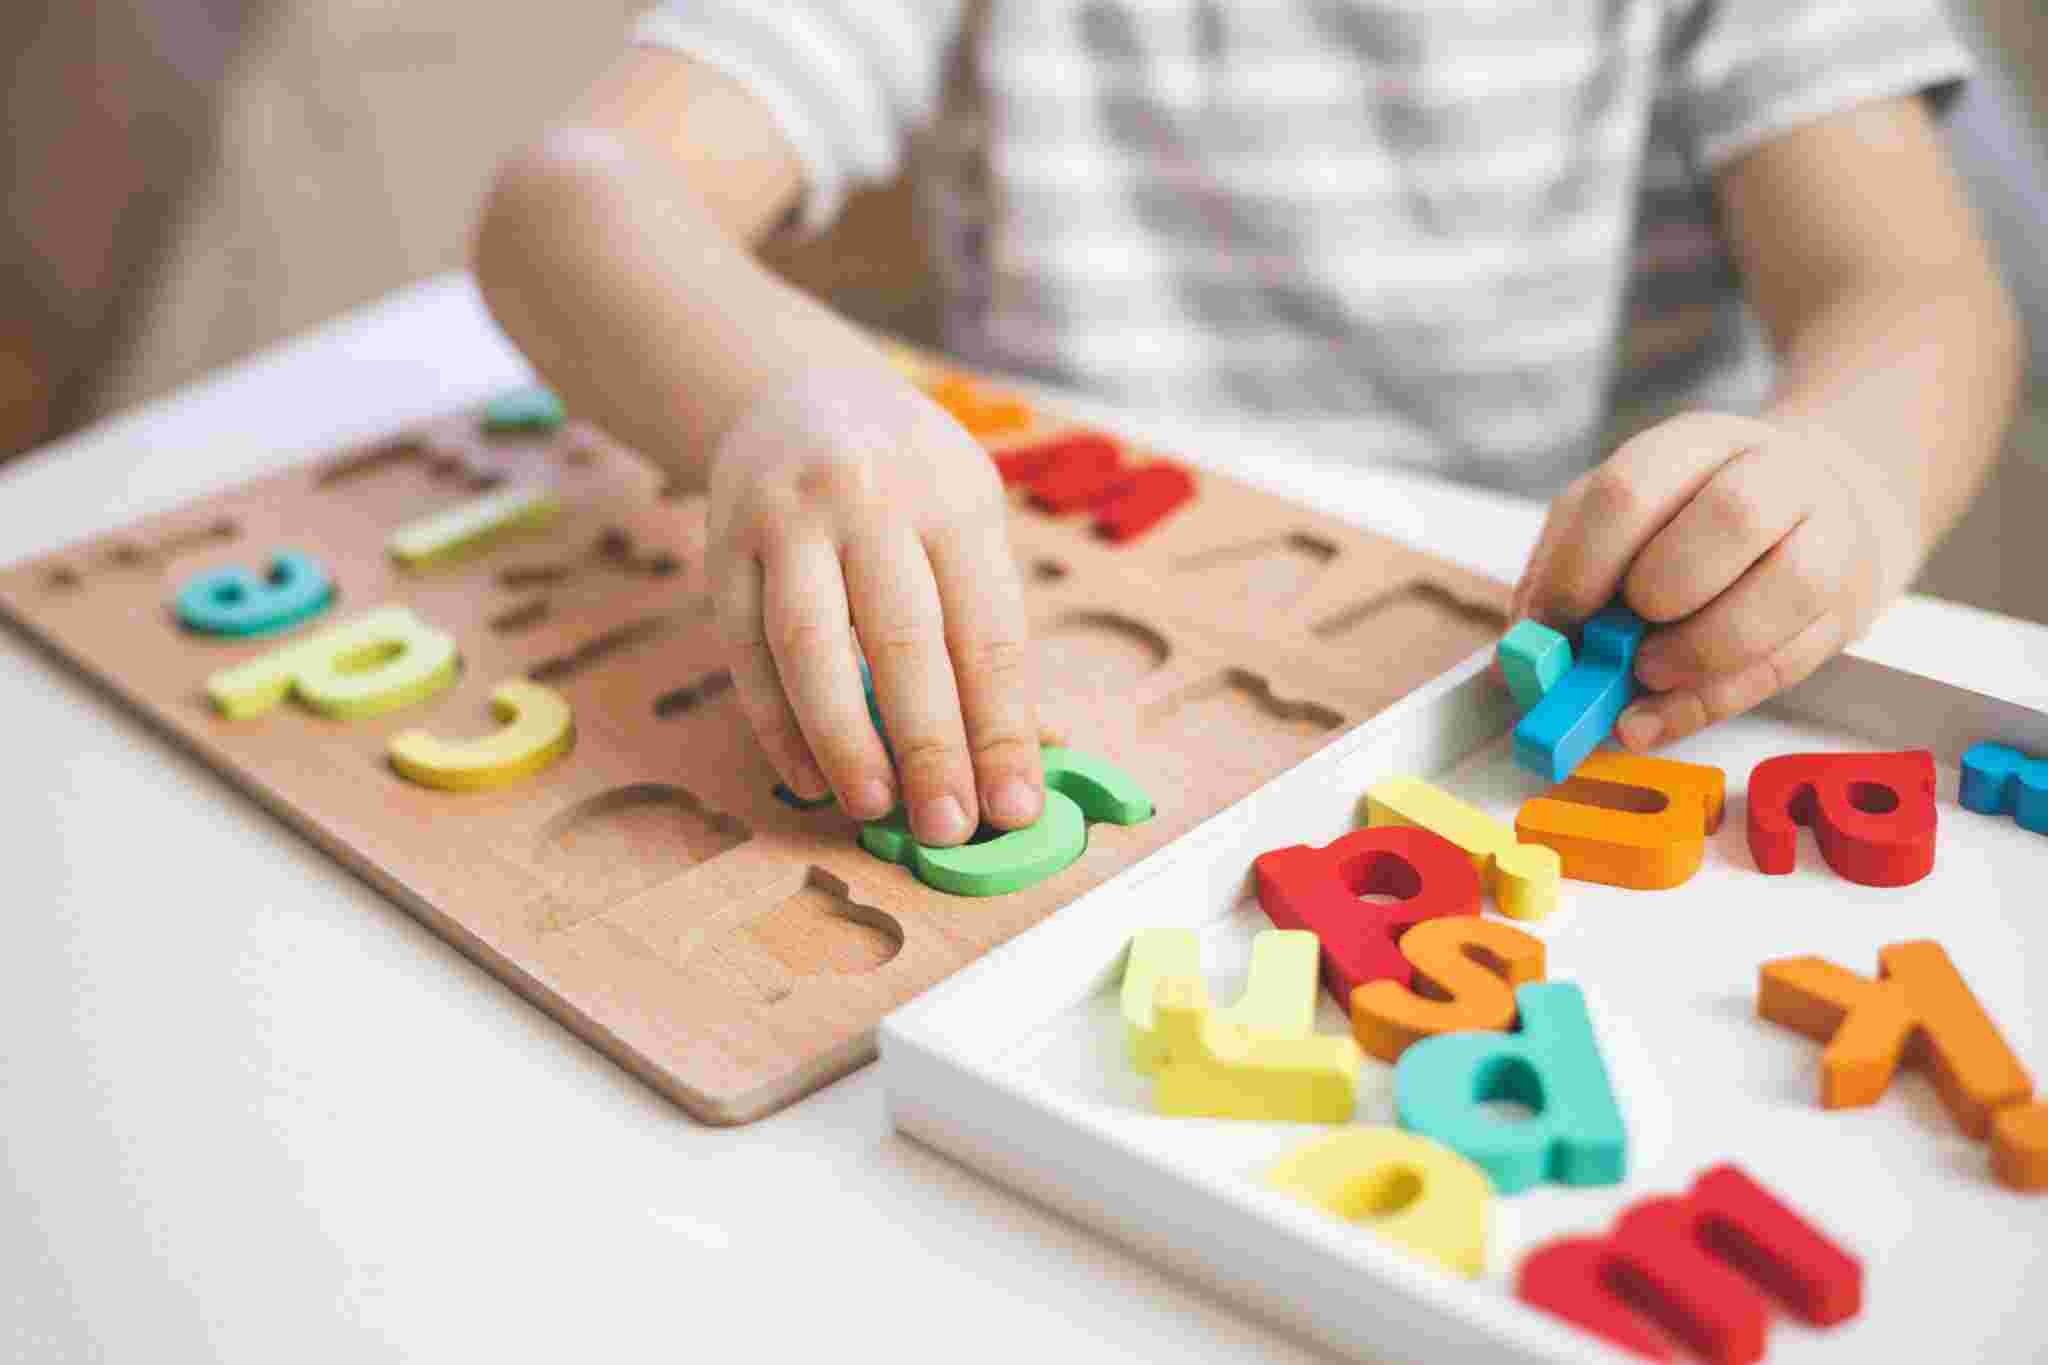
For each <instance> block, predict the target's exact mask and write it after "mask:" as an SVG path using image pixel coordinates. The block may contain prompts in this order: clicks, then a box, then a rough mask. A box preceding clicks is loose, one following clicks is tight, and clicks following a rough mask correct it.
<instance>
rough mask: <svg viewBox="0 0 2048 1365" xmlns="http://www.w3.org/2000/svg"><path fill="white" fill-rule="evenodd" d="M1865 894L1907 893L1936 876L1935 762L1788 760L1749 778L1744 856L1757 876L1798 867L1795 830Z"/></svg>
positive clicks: (1902, 757)
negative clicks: (1879, 889) (1887, 889)
mask: <svg viewBox="0 0 2048 1365" xmlns="http://www.w3.org/2000/svg"><path fill="white" fill-rule="evenodd" d="M1801 825H1808V826H1811V827H1812V829H1813V835H1814V841H1815V842H1816V843H1818V844H1819V845H1820V852H1821V856H1822V857H1823V858H1825V859H1826V860H1827V864H1828V866H1829V867H1831V868H1833V869H1834V870H1835V872H1836V873H1837V874H1839V875H1840V876H1842V877H1846V878H1847V879H1848V880H1850V881H1852V882H1860V883H1861V884H1863V885H1864V886H1908V885H1910V884H1912V883H1913V882H1917V881H1919V880H1920V879H1921V878H1922V877H1925V876H1926V875H1927V874H1928V873H1929V872H1932V871H1933V870H1934V827H1935V811H1934V755H1933V754H1932V753H1930V752H1928V751H1927V750H1925V749H1910V750H1906V751H1904V752H1902V753H1888V754H1785V755H1782V756H1781V757H1778V758H1772V759H1766V760H1765V761H1764V762H1762V763H1759V764H1757V765H1756V768H1755V770H1754V771H1752V772H1751V773H1750V775H1749V852H1750V856H1751V857H1753V858H1755V859H1756V866H1757V870H1758V871H1759V872H1766V873H1770V874H1772V875H1774V876H1782V875H1784V874H1785V873H1788V872H1790V871H1791V870H1792V867H1793V864H1794V863H1795V862H1796V861H1797V857H1798V848H1799V827H1800V826H1801Z"/></svg>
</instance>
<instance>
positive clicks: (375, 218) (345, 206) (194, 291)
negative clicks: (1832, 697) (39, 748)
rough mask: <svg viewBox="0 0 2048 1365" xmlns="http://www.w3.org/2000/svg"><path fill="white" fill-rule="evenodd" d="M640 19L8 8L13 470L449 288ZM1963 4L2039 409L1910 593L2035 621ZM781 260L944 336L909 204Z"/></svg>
mask: <svg viewBox="0 0 2048 1365" xmlns="http://www.w3.org/2000/svg"><path fill="white" fill-rule="evenodd" d="M766 2H767V0H764V3H766ZM644 3H645V0H577V2H576V3H573V4H527V5H513V4H508V3H506V0H5V3H4V4H0V50H4V51H5V52H7V53H8V54H9V58H10V62H11V70H10V72H9V80H8V111H7V112H8V126H9V128H10V129H12V130H16V131H17V134H18V133H19V132H20V131H21V130H36V131H37V132H38V134H39V135H38V136H33V137H23V136H19V135H17V136H14V137H11V138H10V139H9V140H8V144H7V159H6V161H5V163H4V170H0V178H4V184H5V186H6V189H7V194H8V209H9V212H8V214H7V220H6V223H5V225H4V226H0V260H4V261H5V262H6V265H7V268H6V269H5V270H4V271H0V458H4V457H5V456H6V455H7V454H10V453H13V452H16V451H20V450H23V449H26V448H29V447H31V446H33V445H36V444H39V443H40V442H42V441H44V440H48V439H50V438H51V437H53V436H56V435H61V434H62V433H63V432H65V431H67V430H71V429H74V428H76V427H77V426H79V425H82V424H84V423H87V422H90V421H92V420H93V419H95V418H96V417H99V416H102V415H105V414H107V413H111V412H115V411H119V410H121V409H123V408H126V407H130V406H132V405H134V404H137V403H141V402H144V401H146V400H148V399H150V398H152V397H155V396H157V395H159V394H162V393H164V392H166V391H168V390H170V389H173V388H176V387H177V386H179V385H181V384H184V383H187V382H189V381H191V380H193V379H195V378H198V377H199V376H201V375H203V374H205V373H206V372H207V371H209V370H212V369H215V368H217V367H219V366H221V365H224V364H227V363H229V362H231V361H233V360H235V359H237V358H239V357H241V356H244V355H246V354H248V353H249V352H251V351H254V350H257V349H260V348H261V347H263V346H265V345H268V344H269V343H271V342H273V341H276V340H279V339H281V338H284V337H286V336H289V335H290V334H292V333H294V332H296V331H299V330H301V329H303V328H305V327H308V326H310V325H312V324H314V323H317V322H320V321H322V320H324V319H326V318H328V317H331V316H333V315H334V314H336V313H338V312H341V311H343V310H345V309H347V308H350V307H352V306H355V305H357V304H360V303H364V302H368V301H370V300H373V299H375V298H377V297H378V296H380V295H382V294H384V293H386V292H388V291H390V290H392V289H394V288H396V287H398V286H400V285H402V284H405V283H406V282H408V281H411V280H416V279H419V278H421V277H423V276H426V275H431V274H434V273H436V272H439V271H442V270H447V269H451V268H457V267H459V266H461V264H462V263H463V257H464V252H465V248H466V239H467V234H468V231H469V227H470V223H471V219H472V216H473V214H474V212H475V208H476V204H477V201H478V198H479V196H480V194H481V192H482V189H483V185H484V182H485V180H486V178H487V177H488V176H489V174H490V171H491V168H492V167H493V165H494V164H495V163H496V162H497V160H498V159H499V158H500V157H501V156H502V155H503V154H504V153H505V152H507V151H509V150H510V149H512V148H513V147H514V146H516V145H517V144H518V143H519V142H521V141H522V140H524V139H525V138H527V137H529V136H531V135H532V134H533V133H534V132H535V131H536V130H537V129H538V128H539V127H540V126H541V125H542V124H543V123H544V122H545V121H546V120H547V119H548V118H549V117H550V116H551V115H553V114H555V113H556V112H558V111H559V110H560V109H561V108H562V107H563V106H564V105H565V104H566V103H567V102H568V101H569V100H570V99H572V98H573V97H574V96H575V95H576V94H577V92H578V91H579V90H581V89H582V87H583V86H584V85H585V83H586V82H587V81H588V80H589V79H590V78H591V77H592V76H593V75H594V74H595V73H596V72H597V71H598V70H599V69H600V68H602V67H603V65H604V64H605V63H606V62H607V61H609V60H610V58H611V57H612V56H613V55H614V54H615V53H616V52H617V50H618V48H619V45H620V42H621V39H622V34H623V30H624V26H625V24H626V22H627V20H628V19H629V17H630V16H632V15H633V14H635V13H637V12H638V11H639V10H640V9H641V8H643V6H644ZM1951 3H1952V8H1953V9H1954V11H1955V14H1956V18H1957V21H1958V23H1959V24H1960V25H1961V26H1962V28H1963V30H1964V32H1965V33H1966V35H1968V36H1969V37H1971V38H1972V39H1973V40H1974V42H1975V43H1976V45H1977V47H1978V50H1979V52H1980V54H1981V56H1982V58H1983V61H1984V75H1983V79H1981V80H1980V81H1979V82H1978V83H1977V84H1976V86H1975V88H1974V89H1973V90H1972V92H1971V94H1970V96H1969V97H1968V98H1967V99H1966V101H1965V102H1964V103H1963V104H1962V105H1961V106H1959V108H1958V110H1957V113H1956V116H1955V118H1954V119H1953V120H1952V122H1951V125H1950V128H1949V136H1950V140H1951V145H1952V146H1953V147H1954V148H1955V152H1956V155H1957V157H1958V159H1959V161H1960V163H1961V164H1962V166H1963V169H1964V171H1965V174H1966V175H1967V176H1968V178H1969V179H1970V181H1971V183H1972V186H1973V189H1974V190H1975V192H1976V197H1977V202H1978V207H1979V210H1980V212H1981V213H1982V214H1983V215H1984V217H1985V219H1986V221H1987V223H1988V224H1989V226H1990V228H1991V231H1992V235H1993V236H1994V238H1995V239H1996V240H1997V242H1998V245H1999V249H2000V254H2001V256H2002V258H2003V260H2004V263H2005V266H2006V269H2007V274H2008V277H2009V278H2010V279H2011V280H2012V282H2013V285H2014V288H2015V290H2016V292H2017V293H2018V294H2019V296H2020V299H2021V306H2022V309H2023V311H2024V312H2025V313H2026V314H2027V317H2028V322H2029V325H2030V329H2031V332H2032V337H2033V351H2034V368H2033V372H2034V384H2033V396H2032V402H2031V403H2030V405H2029V411H2028V413H2027V415H2026V417H2025V418H2024V419H2023V420H2022V422H2021V424H2020V427H2019V430H2018V432H2017V433H2016V435H2015V438H2014V440H2013V442H2012V444H2011V449H2010V450H2009V452H2008V454H2007V456H2006V459H2005V460H2004V462H2003V464H2002V466H2001V468H2000V471H1999V473H1998V474H1997V476H1996V478H1995V480H1994V482H1993V484H1992V486H1991V488H1990V489H1989V490H1987V492H1986V494H1985V496H1984V497H1983V498H1981V499H1980V500H1979V503H1978V505H1977V507H1976V508H1975V509H1974V510H1973V511H1972V513H1971V515H1970V517H1969V519H1968V520H1967V521H1966V522H1965V523H1964V525H1963V527H1962V528H1961V529H1960V530H1959V531H1958V532H1957V533H1956V534H1955V535H1954V536H1952V537H1950V540H1949V542H1948V543H1947V545H1945V546H1944V547H1943V549H1942V551H1941V552H1940V554H1939V555H1938V556H1937V557H1936V559H1935V562H1934V563H1933V564H1932V565H1931V566H1930V567H1929V570H1928V573H1927V575H1926V576H1925V579H1924V580H1923V582H1922V584H1921V587H1922V589H1923V590H1925V591H1930V592H1934V593H1936V594H1938V595H1940V596H1944V597H1950V598H1954V599H1956V600H1960V601H1965V602H1970V603H1974V604H1976V605H1979V606H1985V607H1991V608H1995V609H1998V610H2002V611H2006V612H2010V613H2012V614H2014V615H2019V616H2024V617H2028V618H2031V619H2034V620H2048V534H2044V533H2043V530H2044V528H2048V250H2044V247H2048V154H2044V149H2048V8H2044V4H2043V0H1951ZM774 263H775V265H776V267H777V268H778V269H780V270H782V271H783V272H785V273H786V274H787V275H789V276H790V277H791V278H793V279H795V280H797V281H798V282H800V283H802V284H803V285H805V286H806V287H808V288H811V289H812V290H814V291H815V292H817V293H820V294H822V295H824V296H826V297H828V298H830V299H832V300H833V301H834V302H835V303H836V304H837V305H838V306H839V307H840V308H841V309H842V310H843V311H845V312H846V313H848V314H850V315H852V316H853V317H855V318H857V319H859V320H861V321H863V322H866V323H869V324H871V325H875V326H880V327H883V328H886V329H889V330H891V331H894V332H896V333H898V334H900V335H903V336H906V337H909V338H911V339H913V340H922V341H930V340H932V339H934V332H935V327H936V319H937V306H936V300H935V296H934V291H933V285H932V281H931V279H930V276H929V273H928V271H927V269H926V266H925V260H924V256H923V253H922V250H921V248H920V247H919V245H918V241H917V233H916V228H915V222H914V216H913V213H912V208H911V195H910V190H909V186H908V184H907V183H899V184H897V185H893V186H890V187H888V188H886V189H882V190H877V191H873V192H870V193H868V194H866V195H863V196H861V197H860V198H859V199H857V200H856V201H855V202H854V204H853V205H852V207H851V209H850V211H849V213H848V214H847V216H846V217H845V219H844V220H842V222H841V223H840V224H839V225H838V226H837V227H836V228H835V229H834V230H833V232H832V233H830V234H829V235H828V236H826V237H825V238H823V239H820V240H818V241H815V242H811V243H807V244H804V245H802V246H800V247H795V248H789V249H782V250H778V251H777V252H776V253H775V256H774ZM420 360H421V363H422V364H431V363H433V359H432V357H428V356H422V357H421V358H420Z"/></svg>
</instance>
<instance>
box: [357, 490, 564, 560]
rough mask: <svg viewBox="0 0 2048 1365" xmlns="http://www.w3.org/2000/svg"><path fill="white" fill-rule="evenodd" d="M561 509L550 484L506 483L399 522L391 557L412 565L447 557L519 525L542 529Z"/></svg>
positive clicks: (491, 540)
mask: <svg viewBox="0 0 2048 1365" xmlns="http://www.w3.org/2000/svg"><path fill="white" fill-rule="evenodd" d="M561 509H562V504H561V502H560V500H559V499H557V498H556V497H555V492H554V490H553V489H551V488H540V487H535V486H531V485H525V486H516V487H512V488H501V489H499V490H497V491H496V492H493V493H485V494H484V495H483V496H481V497H478V498H472V499H471V500H470V501H468V502H465V503H462V504H459V505H458V506H455V507H451V508H449V509H447V510H446V511H444V512H435V513H433V514H432V515H430V516H425V517H421V518H420V519H419V520H417V521H410V522H407V523H406V524H405V525H403V526H401V527H399V528H398V529H397V530H396V531H393V532H392V533H391V540H390V549H391V557H392V558H393V559H396V560H397V561H398V562H399V563H401V564H403V565H405V566H406V567H407V568H413V569H417V568H423V567H425V566H427V565H429V564H441V563H445V562H447V561H448V560H451V559H459V558H461V557H462V556H463V555H466V554H469V553H471V552H473V551H476V550H480V549H482V548H483V547H484V546H486V545H490V544H494V543H496V542H497V541H499V540H501V539H503V538H504V537H506V536H509V535H514V534H516V533H518V532H520V531H532V530H538V529H540V528H541V527H543V526H546V525H547V524H548V523H549V522H551V521H553V520H554V519H555V514H556V513H557V512H559V511H561Z"/></svg>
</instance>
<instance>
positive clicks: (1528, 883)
mask: <svg viewBox="0 0 2048 1365" xmlns="http://www.w3.org/2000/svg"><path fill="white" fill-rule="evenodd" d="M1365 823H1366V824H1368V825H1415V826H1418V827H1420V828H1422V829H1426V830H1430V831H1432V832H1433V833H1436V834H1441V835H1442V836H1443V837H1444V838H1446V839H1449V840H1450V841H1451V842H1452V843H1454V844H1456V845H1457V846H1458V847H1459V848H1462V849H1464V850H1465V852H1466V853H1468V854H1469V855H1471V858H1472V866H1473V867H1474V868H1475V869H1477V870H1478V872H1479V878H1480V880H1481V881H1483V882H1485V883H1486V885H1487V887H1488V888H1489V889H1490V890H1491V891H1492V892H1493V902H1494V904H1495V905H1497V906H1499V907H1500V912H1501V913H1502V914H1503V915H1506V916H1508V917H1509V918H1511V919H1541V918H1543V916H1545V915H1547V914H1549V913H1550V912H1551V911H1552V910H1555V909H1556V908H1557V884H1558V880H1559V879H1560V878H1561V877H1562V876H1563V875H1564V864H1563V861H1562V860H1561V859H1560V858H1559V857H1558V855H1557V852H1556V850H1554V849H1549V848H1545V847H1543V846H1542V845H1541V844H1522V843H1517V842H1515V831H1514V827H1513V826H1512V825H1506V824H1502V823H1501V822H1500V821H1498V820H1496V819H1494V818H1493V817H1492V816H1490V815H1488V814H1487V813H1486V812H1485V811H1482V810H1480V809H1479V808H1478V807H1476V806H1471V805H1467V804H1466V803H1465V802H1463V801H1460V800H1459V799H1458V798H1457V797H1455V796H1452V795H1451V794H1450V793H1449V792H1447V791H1444V790H1442V789H1441V788H1439V787H1434V786H1431V785H1430V784H1429V783H1427V782H1424V781H1422V780H1421V779H1420V778H1414V777H1389V778H1386V779H1384V780H1382V781H1380V782H1377V783H1375V784H1374V785H1373V786H1372V788H1371V789H1370V790H1368V791H1367V792H1366V794H1365Z"/></svg>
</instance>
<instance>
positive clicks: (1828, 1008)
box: [1756, 940, 2048, 1189]
mask: <svg viewBox="0 0 2048 1365" xmlns="http://www.w3.org/2000/svg"><path fill="white" fill-rule="evenodd" d="M1756 1011H1757V1014H1758V1015H1760V1016H1761V1017H1763V1018H1765V1019H1768V1020H1770V1021H1771V1022H1772V1023H1774V1024H1779V1025H1782V1026H1784V1027H1785V1028H1789V1029H1792V1030H1793V1031H1794V1032H1797V1033H1802V1034H1805V1035H1806V1036H1807V1037H1809V1038H1812V1039H1815V1040H1816V1041H1818V1042H1822V1043H1825V1044H1826V1045H1827V1049H1826V1051H1825V1052H1823V1053H1822V1054H1821V1104H1822V1105H1823V1106H1825V1107H1826V1108H1829V1109H1845V1108H1854V1107H1859V1106H1862V1105H1868V1104H1874V1103H1876V1102H1877V1100H1878V1099H1879V1098H1880V1097H1881V1096H1882V1095H1883V1094H1884V1092H1885V1090H1886V1089H1887V1088H1888V1087H1889V1086H1890V1085H1891V1080H1892V1075H1893V1073H1895V1072H1896V1071H1897V1070H1898V1068H1899V1065H1900V1063H1901V1062H1907V1063H1913V1062H1918V1063H1919V1064H1920V1065H1922V1066H1924V1067H1925V1068H1926V1070H1927V1073H1928V1076H1929V1078H1930V1079H1931V1080H1932V1081H1933V1082H1934V1088H1935V1091H1936V1093H1938V1094H1939V1095H1940V1096H1941V1100H1942V1103H1943V1105H1944V1106H1946V1107H1947V1109H1948V1112H1949V1115H1950V1117H1952V1118H1953V1119H1955V1121H1956V1126H1957V1127H1959V1128H1961V1129H1962V1130H1963V1132H1965V1133H1967V1134H1968V1135H1969V1136H1971V1137H1973V1138H1978V1139H1980V1140H1981V1139H1984V1138H1987V1137H1989V1138H1991V1139H1992V1141H1993V1151H1992V1165H1993V1169H1994V1170H1995V1171H1996V1172H1997V1174H1998V1176H1999V1178H2000V1179H2001V1180H2004V1181H2005V1182H2006V1183H2007V1184H2008V1185H2012V1186H2014V1187H2016V1188H2021V1189H2039V1188H2042V1187H2043V1186H2044V1185H2048V1107H2044V1106H2042V1105H2038V1104H2032V1103H2029V1101H2030V1100H2031V1098H2032V1096H2033V1093H2034V1082H2033V1078H2032V1077H2031V1076H2029V1075H2028V1074H2027V1071H2026V1068H2024V1067H2023V1066H2021V1065H2020V1061H2019V1058H2018V1057H2016V1056H2015V1055H2013V1051H2012V1049H2011V1047H2009V1046H2008V1045H2007V1044H2006V1041H2005V1038H2004V1036H2003V1035H2001V1034H2000V1033H1999V1031H1998V1026H1997V1025H1996V1024H1995V1023H1993V1022H1992V1020H1991V1016H1990V1015H1988V1014H1986V1013H1985V1011H1984V1007H1983V1006H1982V1005H1981V1004H1979V1003H1978V1001H1977V997H1976V994H1975V993H1974V992H1972V991H1971V990H1970V987H1969V985H1968V984H1967V983H1966V982H1965V981H1964V980H1963V976H1962V973H1961V972H1959V971H1957V970H1956V966H1955V963H1953V962H1952V961H1950V960H1949V956H1948V953H1947V952H1946V951H1945V950H1944V949H1943V948H1942V946H1941V945H1940V944H1939V943H1934V942H1930V941H1927V940H1919V941H1915V942H1911V943H1894V944H1892V945H1890V946H1889V947H1886V948H1883V949H1881V950H1880V951H1879V952H1878V975H1877V977H1876V978H1875V979H1873V978H1870V977H1864V976H1858V975H1856V973H1854V972H1852V971H1849V970H1847V969H1846V968H1843V967H1838V966H1836V965H1835V964H1834V963H1832V962H1828V961H1826V960H1824V959H1822V958H1817V957H1794V958H1781V959H1779V960H1778V961H1775V962H1766V963H1765V964H1764V965H1763V967H1762V969H1761V970H1760V971H1759V973H1758V979H1757V994H1756ZM2008 1115H2010V1116H2011V1117H2009V1118H2008V1117H2007V1116H2008ZM2001 1120H2003V1122H2002V1124H2001V1122H2000V1121H2001Z"/></svg>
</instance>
